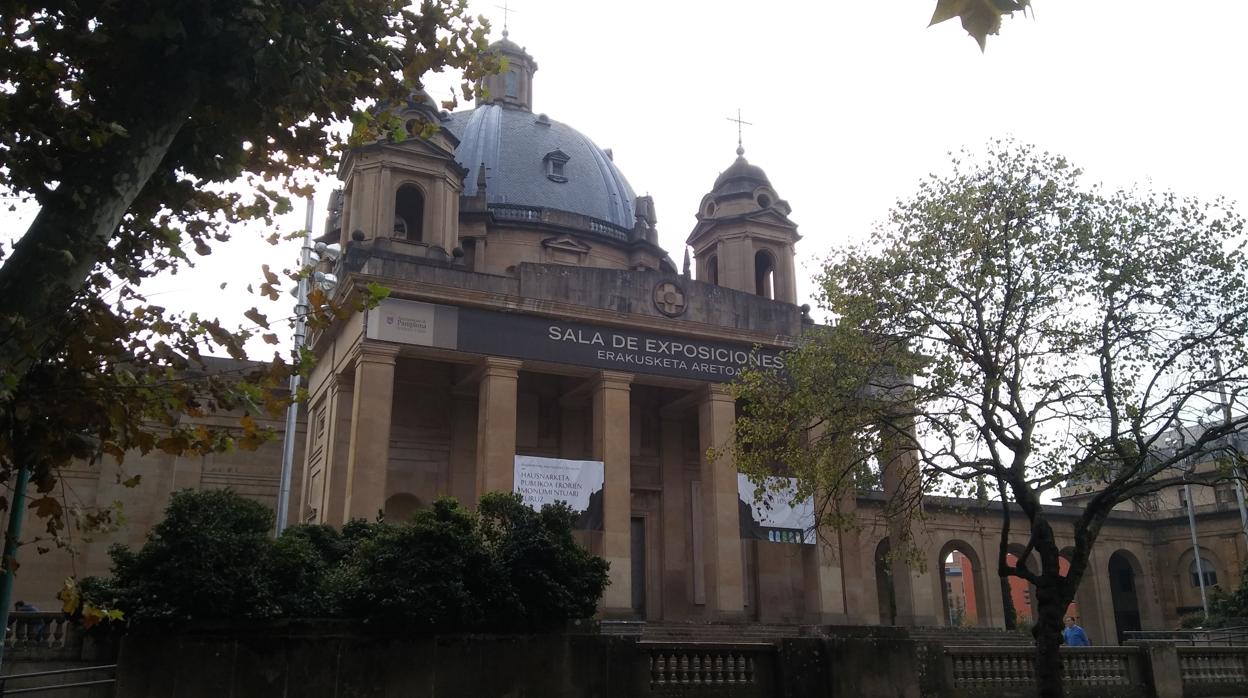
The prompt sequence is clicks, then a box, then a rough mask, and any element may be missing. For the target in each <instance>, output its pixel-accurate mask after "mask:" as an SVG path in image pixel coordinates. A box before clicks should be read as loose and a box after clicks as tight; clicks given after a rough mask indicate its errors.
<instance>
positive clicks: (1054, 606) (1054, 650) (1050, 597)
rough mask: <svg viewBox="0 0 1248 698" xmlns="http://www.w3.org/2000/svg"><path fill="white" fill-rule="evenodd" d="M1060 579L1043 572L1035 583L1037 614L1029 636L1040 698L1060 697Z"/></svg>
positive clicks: (1061, 693) (1063, 692)
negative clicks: (1034, 654)
mask: <svg viewBox="0 0 1248 698" xmlns="http://www.w3.org/2000/svg"><path fill="white" fill-rule="evenodd" d="M1058 588H1059V581H1058V580H1056V579H1050V578H1049V575H1042V576H1041V577H1040V579H1039V580H1038V583H1037V584H1036V601H1037V613H1036V619H1035V625H1034V626H1033V627H1032V630H1031V632H1032V636H1033V637H1034V638H1035V640H1036V687H1037V688H1038V689H1039V696H1040V698H1063V696H1064V695H1065V689H1064V688H1063V687H1062V653H1061V646H1062V614H1063V613H1064V612H1065V611H1066V604H1065V603H1063V602H1062V598H1061V594H1060V593H1059V591H1058Z"/></svg>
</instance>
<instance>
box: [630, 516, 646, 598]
mask: <svg viewBox="0 0 1248 698" xmlns="http://www.w3.org/2000/svg"><path fill="white" fill-rule="evenodd" d="M629 533H630V537H631V539H632V541H631V542H632V545H631V550H630V552H629V555H630V557H631V559H632V565H633V575H632V576H633V579H632V586H633V613H635V614H636V615H637V617H638V618H645V617H646V520H645V519H644V518H643V517H640V516H638V517H634V518H633V519H632V521H631V527H630V529H629Z"/></svg>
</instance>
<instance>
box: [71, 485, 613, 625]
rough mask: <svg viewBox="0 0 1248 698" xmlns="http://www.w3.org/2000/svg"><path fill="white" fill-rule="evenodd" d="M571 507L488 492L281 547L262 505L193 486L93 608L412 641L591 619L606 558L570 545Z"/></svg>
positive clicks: (314, 532) (102, 585) (94, 582)
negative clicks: (290, 621) (281, 621)
mask: <svg viewBox="0 0 1248 698" xmlns="http://www.w3.org/2000/svg"><path fill="white" fill-rule="evenodd" d="M575 518H576V517H575V515H574V514H573V512H572V511H571V510H570V509H568V508H567V506H565V505H560V506H548V507H545V508H544V509H543V510H542V511H541V512H536V511H533V510H532V509H529V508H528V507H526V506H524V504H523V503H522V501H521V499H520V497H519V496H517V495H511V494H501V493H500V494H491V495H487V496H486V497H484V498H483V499H482V500H481V503H480V506H479V511H478V513H473V512H469V511H467V510H465V509H463V508H461V507H460V506H459V505H458V504H457V503H456V502H455V501H454V500H452V499H439V500H437V501H436V502H435V503H434V505H433V507H432V508H431V509H429V510H422V511H419V512H417V513H416V514H415V515H414V516H413V517H412V518H411V519H410V520H409V521H406V522H403V523H399V524H389V523H369V522H364V521H352V522H350V523H348V524H347V525H346V526H344V527H343V528H342V530H341V531H339V530H337V529H335V528H333V527H330V526H320V525H318V526H292V527H291V528H288V529H287V530H286V531H285V532H284V533H283V534H282V536H281V537H280V538H278V539H277V540H273V539H272V538H271V531H272V524H273V518H272V514H271V512H269V510H268V509H266V508H265V507H264V506H262V505H260V504H258V503H256V502H253V501H251V500H248V499H245V498H243V497H241V496H239V495H237V494H234V493H232V492H229V491H216V492H203V491H190V490H186V491H182V492H178V493H176V494H175V495H174V496H173V499H172V501H171V502H170V504H169V507H168V509H167V510H166V516H165V519H164V521H162V522H161V523H160V524H158V525H157V526H156V528H155V529H153V530H152V532H151V534H149V536H148V539H147V542H146V543H145V544H144V545H143V547H142V548H140V549H139V550H138V551H137V552H135V551H131V550H130V549H128V548H125V547H123V546H114V548H113V549H110V551H109V552H110V556H111V558H112V563H113V565H112V576H111V577H110V578H106V579H94V578H93V579H88V580H84V582H83V584H82V589H83V593H84V595H85V596H86V598H87V599H88V600H89V601H91V602H92V603H95V604H99V605H107V606H108V607H110V608H120V609H122V611H123V612H125V614H126V618H127V619H128V620H130V621H132V622H145V621H187V620H207V619H227V618H237V619H260V618H278V617H286V618H327V617H340V618H352V619H360V620H364V621H367V622H369V623H375V624H378V625H384V626H391V627H393V628H396V629H398V628H401V629H402V630H403V631H404V632H411V633H431V632H457V631H489V630H494V631H532V630H548V629H552V628H557V627H560V626H562V625H563V624H564V623H566V622H567V621H569V620H573V619H579V618H586V617H589V616H591V615H593V613H594V609H595V607H596V606H597V603H598V599H599V598H600V597H601V596H602V592H603V590H604V589H605V587H606V584H607V563H606V562H605V561H604V560H602V559H601V558H599V557H595V556H593V555H590V554H589V553H588V552H587V551H585V550H584V549H583V548H581V547H580V546H579V545H577V544H576V541H575V540H574V539H573V537H572V525H573V521H574V520H575Z"/></svg>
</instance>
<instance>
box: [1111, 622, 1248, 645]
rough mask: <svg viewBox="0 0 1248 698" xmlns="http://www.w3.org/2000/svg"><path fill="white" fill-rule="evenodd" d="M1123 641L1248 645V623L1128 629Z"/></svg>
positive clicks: (1128, 642)
mask: <svg viewBox="0 0 1248 698" xmlns="http://www.w3.org/2000/svg"><path fill="white" fill-rule="evenodd" d="M1123 642H1124V643H1127V644H1130V643H1132V642H1173V643H1174V644H1176V645H1179V646H1186V647H1244V646H1248V625H1237V626H1235V627H1231V628H1208V629H1197V630H1128V631H1127V632H1125V633H1123Z"/></svg>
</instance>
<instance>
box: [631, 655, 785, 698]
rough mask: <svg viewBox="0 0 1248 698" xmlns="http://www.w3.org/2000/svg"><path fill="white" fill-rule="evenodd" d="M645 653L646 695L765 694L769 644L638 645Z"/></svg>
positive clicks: (769, 662)
mask: <svg viewBox="0 0 1248 698" xmlns="http://www.w3.org/2000/svg"><path fill="white" fill-rule="evenodd" d="M638 649H640V650H642V651H643V652H644V653H645V657H646V661H647V664H648V668H649V676H650V695H652V696H662V695H687V694H698V693H701V692H703V691H709V692H711V693H713V694H714V695H716V696H720V695H724V696H754V695H769V693H770V692H769V691H768V690H767V689H768V688H770V687H769V686H767V685H766V684H767V683H768V681H767V678H768V677H769V675H770V674H771V672H769V671H767V667H769V666H770V664H771V662H772V661H773V660H774V656H775V651H776V648H775V645H773V644H771V643H757V644H751V643H732V644H716V643H699V642H689V643H649V642H643V643H638Z"/></svg>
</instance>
